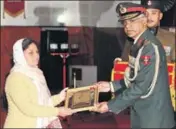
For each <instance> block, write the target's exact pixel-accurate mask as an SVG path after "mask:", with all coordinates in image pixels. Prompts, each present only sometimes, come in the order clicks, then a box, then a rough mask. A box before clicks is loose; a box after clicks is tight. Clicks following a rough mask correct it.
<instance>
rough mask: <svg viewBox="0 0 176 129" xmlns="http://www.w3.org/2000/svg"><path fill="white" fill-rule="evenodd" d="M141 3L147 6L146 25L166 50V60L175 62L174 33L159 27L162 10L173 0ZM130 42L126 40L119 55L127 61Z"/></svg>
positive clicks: (143, 0)
mask: <svg viewBox="0 0 176 129" xmlns="http://www.w3.org/2000/svg"><path fill="white" fill-rule="evenodd" d="M141 4H142V5H144V6H145V7H146V8H147V11H146V12H147V19H148V22H147V25H148V27H149V28H150V30H151V32H153V33H154V34H155V35H156V37H157V38H158V39H159V40H160V42H161V43H162V45H163V47H164V49H165V52H166V57H167V62H168V63H171V62H176V57H175V35H174V34H173V33H172V32H169V31H167V30H165V29H162V28H160V20H161V19H162V17H163V12H165V11H168V10H169V9H170V8H171V7H172V6H173V5H174V4H175V0H141ZM132 42H133V41H132V39H129V40H126V43H125V46H124V50H123V52H122V56H121V58H122V60H123V61H128V59H129V58H128V55H129V50H130V47H131V45H132Z"/></svg>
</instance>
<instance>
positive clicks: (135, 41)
mask: <svg viewBox="0 0 176 129" xmlns="http://www.w3.org/2000/svg"><path fill="white" fill-rule="evenodd" d="M146 30H147V29H145V30H144V31H142V32H141V33H140V34H139V35H138V36H137V37H136V39H135V40H134V42H133V44H136V43H137V41H138V39H139V38H140V37H141V36H142V34H143V33H144V32H145V31H146Z"/></svg>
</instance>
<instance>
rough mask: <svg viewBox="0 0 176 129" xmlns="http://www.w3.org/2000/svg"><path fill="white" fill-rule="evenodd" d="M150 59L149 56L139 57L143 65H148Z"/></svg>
mask: <svg viewBox="0 0 176 129" xmlns="http://www.w3.org/2000/svg"><path fill="white" fill-rule="evenodd" d="M150 59H151V56H147V55H145V56H141V61H142V63H143V64H144V65H149V64H150V63H151V62H150Z"/></svg>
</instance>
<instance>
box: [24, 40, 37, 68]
mask: <svg viewBox="0 0 176 129" xmlns="http://www.w3.org/2000/svg"><path fill="white" fill-rule="evenodd" d="M24 57H25V59H26V61H27V63H28V65H30V66H32V67H36V66H37V65H38V63H39V51H38V48H37V46H36V45H35V44H34V43H31V44H30V45H29V46H28V48H27V49H25V50H24Z"/></svg>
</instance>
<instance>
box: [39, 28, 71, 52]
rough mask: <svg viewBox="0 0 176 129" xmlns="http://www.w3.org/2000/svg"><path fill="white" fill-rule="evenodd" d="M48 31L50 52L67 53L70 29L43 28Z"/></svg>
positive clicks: (48, 49)
mask: <svg viewBox="0 0 176 129" xmlns="http://www.w3.org/2000/svg"><path fill="white" fill-rule="evenodd" d="M42 31H45V32H46V37H47V38H46V40H47V44H46V49H47V52H48V53H49V54H50V53H67V52H68V51H69V49H68V48H69V46H68V30H67V28H66V27H59V28H52V27H50V28H42Z"/></svg>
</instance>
